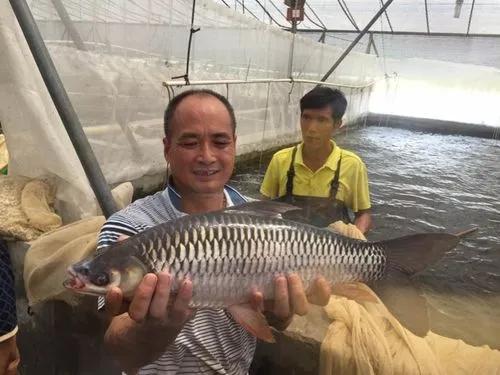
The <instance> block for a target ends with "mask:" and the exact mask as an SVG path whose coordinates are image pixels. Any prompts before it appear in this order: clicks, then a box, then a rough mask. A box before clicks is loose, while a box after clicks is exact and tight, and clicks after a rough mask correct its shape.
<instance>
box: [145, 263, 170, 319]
mask: <svg viewBox="0 0 500 375" xmlns="http://www.w3.org/2000/svg"><path fill="white" fill-rule="evenodd" d="M170 286H171V277H170V274H169V273H168V272H160V273H158V281H157V283H156V289H155V292H154V296H153V300H152V301H151V305H150V306H149V315H150V317H151V318H153V319H166V318H167V306H168V300H169V297H170Z"/></svg>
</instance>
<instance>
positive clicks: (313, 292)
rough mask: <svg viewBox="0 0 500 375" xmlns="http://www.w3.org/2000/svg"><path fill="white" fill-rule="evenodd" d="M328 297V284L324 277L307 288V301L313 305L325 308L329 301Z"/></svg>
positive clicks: (329, 288) (329, 289) (329, 291)
mask: <svg viewBox="0 0 500 375" xmlns="http://www.w3.org/2000/svg"><path fill="white" fill-rule="evenodd" d="M330 295H331V287H330V284H329V283H328V281H326V279H325V278H324V277H318V278H317V279H316V280H315V281H314V283H313V284H312V285H311V287H310V288H309V290H308V292H307V299H308V300H309V302H311V303H313V304H315V305H318V306H326V305H327V304H328V301H330Z"/></svg>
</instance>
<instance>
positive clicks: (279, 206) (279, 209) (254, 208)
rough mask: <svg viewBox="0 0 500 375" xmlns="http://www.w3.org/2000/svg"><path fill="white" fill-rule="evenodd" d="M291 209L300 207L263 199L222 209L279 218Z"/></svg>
mask: <svg viewBox="0 0 500 375" xmlns="http://www.w3.org/2000/svg"><path fill="white" fill-rule="evenodd" d="M293 210H300V208H299V207H296V206H293V205H291V204H288V203H283V202H275V201H269V200H264V201H253V202H247V203H243V204H239V205H237V206H232V207H229V208H226V209H225V210H224V211H225V212H238V213H245V214H249V215H257V216H266V217H275V218H280V219H281V218H282V214H284V213H285V212H288V211H293Z"/></svg>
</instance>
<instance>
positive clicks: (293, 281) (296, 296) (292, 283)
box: [288, 274, 309, 315]
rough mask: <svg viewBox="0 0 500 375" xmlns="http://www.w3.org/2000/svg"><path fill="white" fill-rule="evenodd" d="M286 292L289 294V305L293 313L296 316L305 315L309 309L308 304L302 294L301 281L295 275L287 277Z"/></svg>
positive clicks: (303, 293) (304, 295)
mask: <svg viewBox="0 0 500 375" xmlns="http://www.w3.org/2000/svg"><path fill="white" fill-rule="evenodd" d="M288 290H289V293H290V304H291V305H292V308H293V312H294V313H295V314H298V315H305V314H307V311H308V309H309V303H308V302H307V297H306V294H305V292H304V286H303V285H302V280H301V279H300V277H299V276H298V275H296V274H292V275H290V276H288Z"/></svg>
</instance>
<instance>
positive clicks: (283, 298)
mask: <svg viewBox="0 0 500 375" xmlns="http://www.w3.org/2000/svg"><path fill="white" fill-rule="evenodd" d="M329 299H330V286H329V284H328V282H327V281H326V280H325V279H324V278H323V277H319V278H317V279H316V280H315V281H314V282H313V284H312V285H311V287H310V289H309V290H308V291H307V292H306V291H305V290H304V286H303V285H302V280H301V279H300V277H299V276H298V275H297V274H291V275H289V276H288V277H285V276H278V277H277V278H276V280H275V283H274V299H273V300H270V301H264V298H263V296H262V293H261V292H258V291H255V292H253V293H252V297H251V304H252V306H253V307H254V308H255V309H257V310H260V311H264V314H265V315H266V317H267V319H268V321H269V324H271V325H272V326H274V327H275V328H276V329H279V330H283V329H285V328H286V327H288V325H289V324H290V322H291V321H292V317H293V315H294V314H297V315H306V314H307V312H308V310H309V302H311V303H314V304H316V305H320V306H325V305H326V304H327V303H328V301H329Z"/></svg>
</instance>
